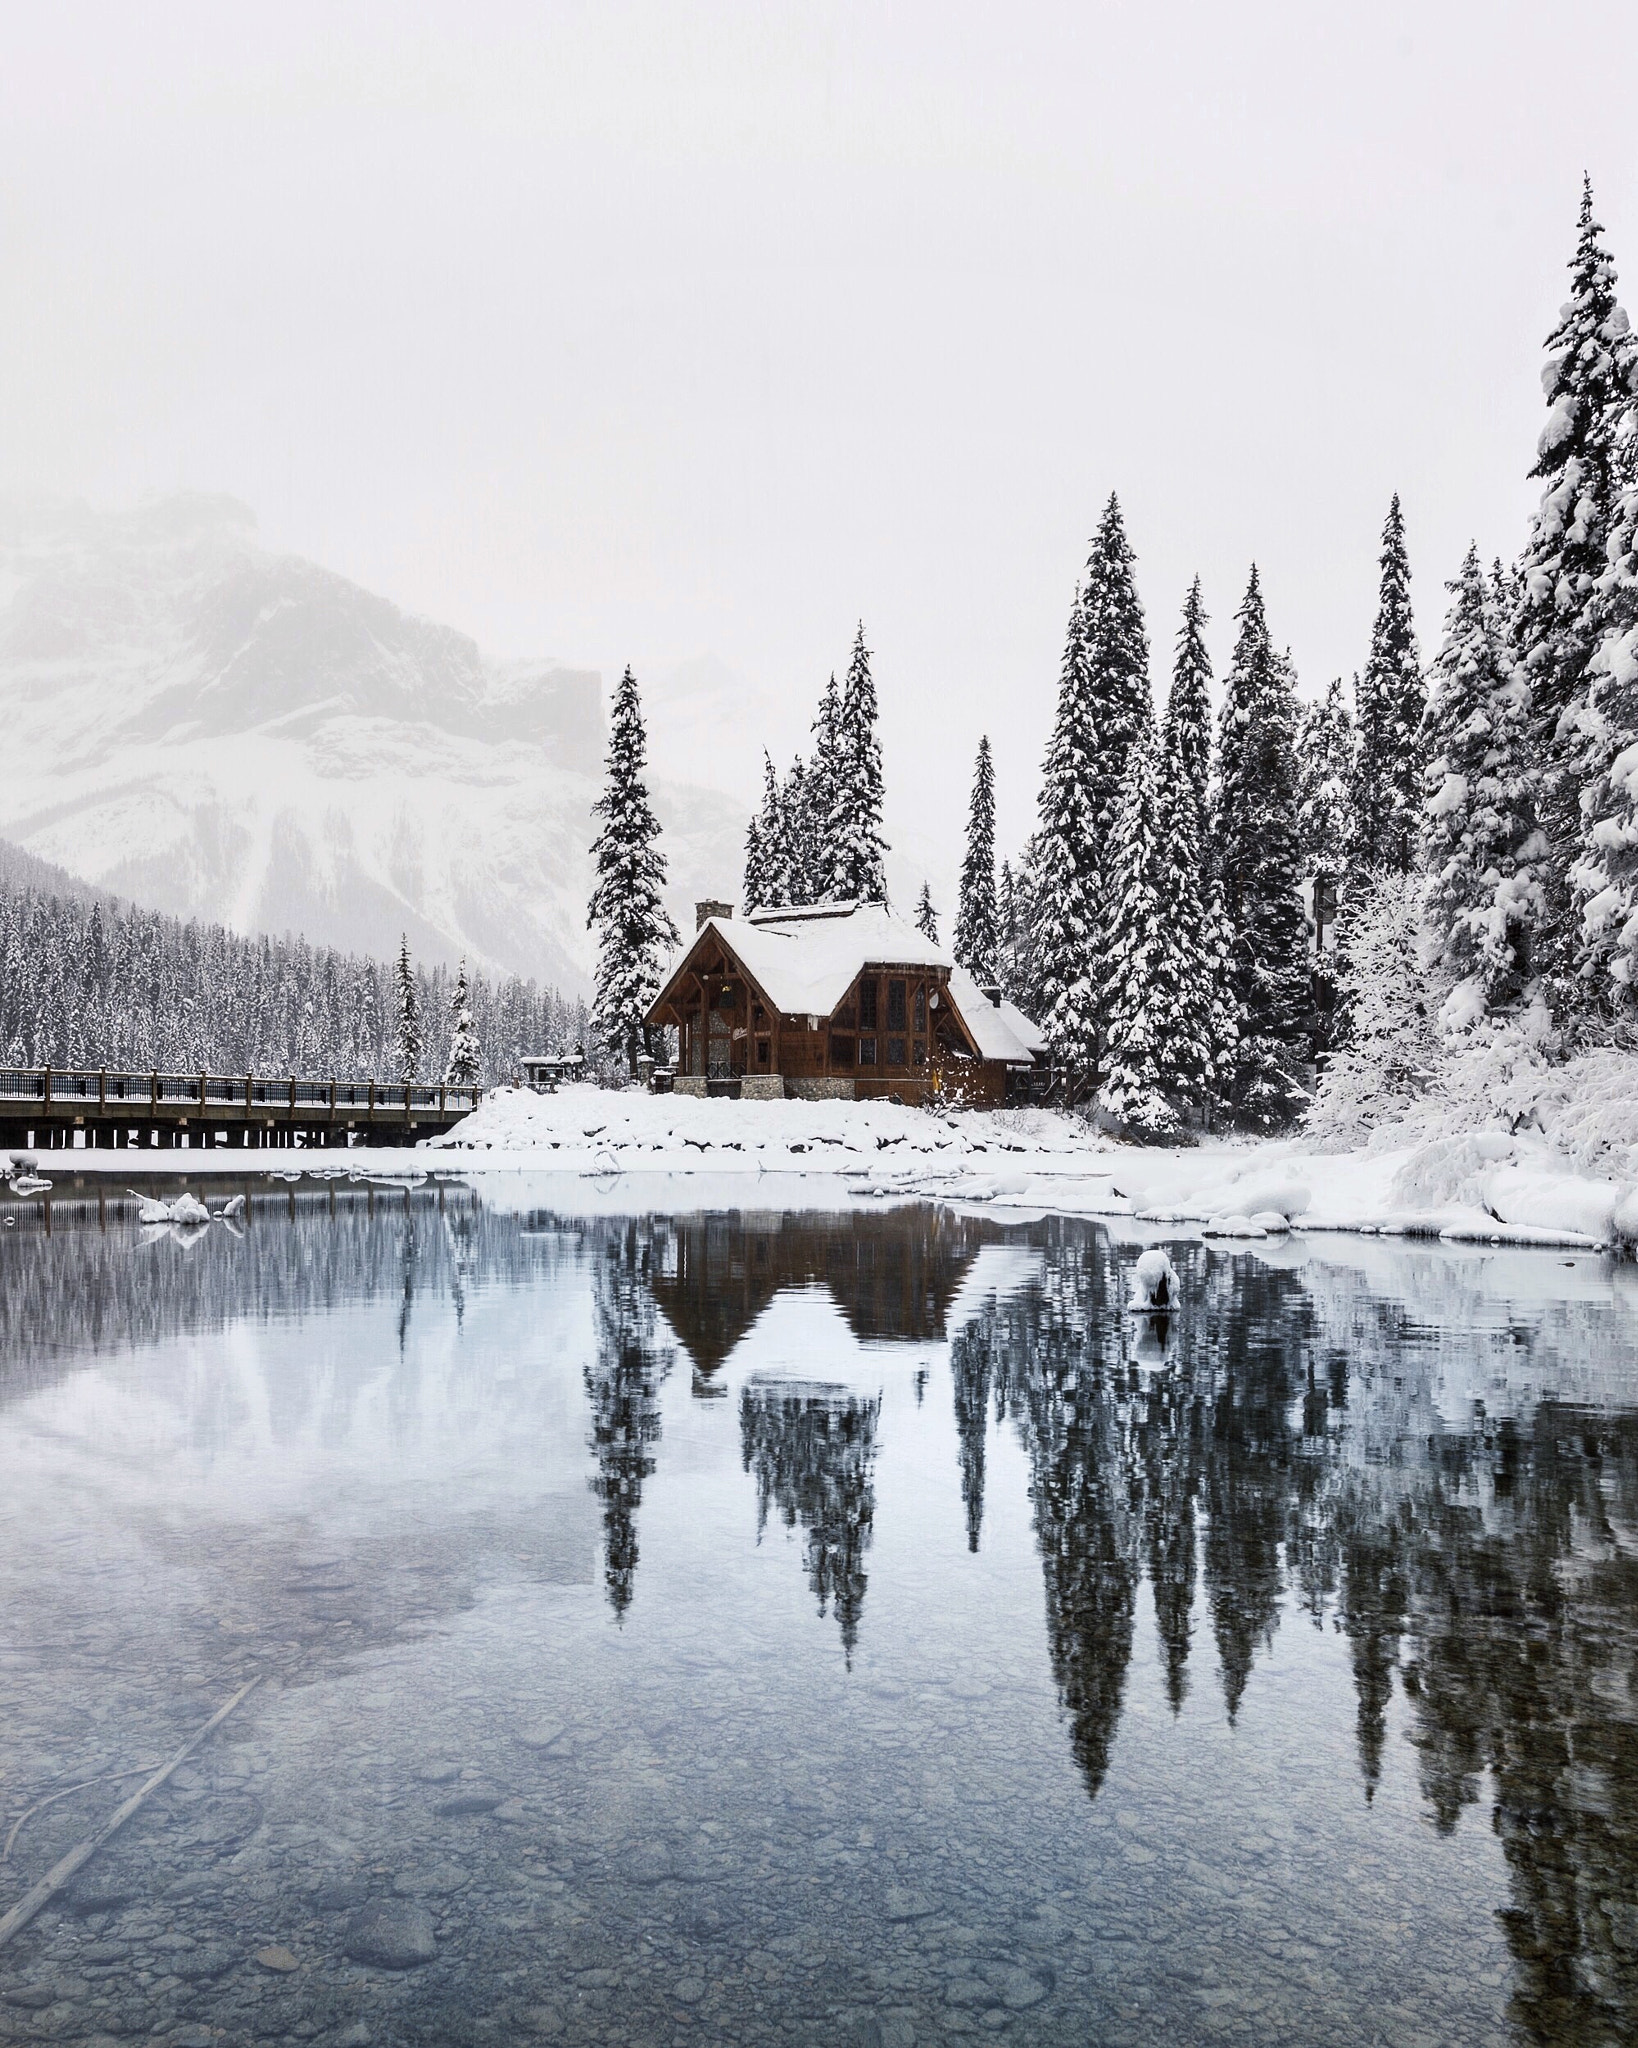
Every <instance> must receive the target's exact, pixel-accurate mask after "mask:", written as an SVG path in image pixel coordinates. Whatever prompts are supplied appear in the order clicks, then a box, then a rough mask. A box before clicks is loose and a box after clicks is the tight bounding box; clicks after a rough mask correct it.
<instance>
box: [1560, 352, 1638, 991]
mask: <svg viewBox="0 0 1638 2048" xmlns="http://www.w3.org/2000/svg"><path fill="white" fill-rule="evenodd" d="M1632 385H1633V401H1634V411H1633V427H1634V431H1635V433H1638V371H1635V372H1634V375H1633V379H1632ZM1600 596H1601V598H1602V599H1603V602H1604V607H1605V627H1604V634H1603V639H1602V642H1601V644H1600V646H1599V649H1598V652H1597V654H1596V655H1595V656H1594V658H1593V663H1592V674H1591V678H1590V691H1589V717H1588V724H1589V727H1590V728H1591V731H1592V732H1593V733H1594V734H1595V735H1596V737H1597V740H1598V743H1599V759H1598V763H1597V767H1596V772H1595V773H1594V774H1593V775H1592V777H1591V778H1590V780H1589V782H1588V784H1587V789H1586V794H1585V796H1584V797H1583V799H1582V830H1581V859H1580V861H1579V863H1578V864H1577V867H1576V871H1575V882H1576V886H1577V891H1578V895H1579V899H1580V910H1581V934H1580V971H1581V974H1582V976H1583V978H1584V979H1585V980H1586V982H1587V984H1588V986H1589V988H1590V990H1591V991H1592V993H1593V994H1594V996H1595V997H1596V998H1597V1000H1598V1001H1599V1002H1600V1003H1601V1004H1603V1005H1604V1006H1605V1007H1606V1008H1607V1009H1609V1010H1611V1011H1612V1012H1613V1013H1614V1014H1615V1015H1617V1016H1618V1017H1620V1018H1621V1020H1622V1021H1623V1022H1624V1023H1630V1022H1631V1021H1632V1018H1633V1015H1634V1013H1635V1012H1638V476H1635V477H1634V480H1633V481H1632V483H1630V484H1629V485H1628V487H1627V489H1626V491H1625V493H1624V494H1623V497H1622V500H1621V503H1620V506H1619V508H1618V510H1617V513H1616V518H1615V523H1614V526H1613V529H1612V531H1611V534H1610V542H1609V568H1608V570H1607V571H1606V572H1605V576H1604V579H1603V584H1602V587H1601V590H1600Z"/></svg>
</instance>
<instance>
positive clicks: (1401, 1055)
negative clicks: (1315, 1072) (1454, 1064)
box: [1305, 872, 1447, 1150]
mask: <svg viewBox="0 0 1638 2048" xmlns="http://www.w3.org/2000/svg"><path fill="white" fill-rule="evenodd" d="M1426 886H1427V885H1426V882H1425V881H1424V878H1423V877H1422V876H1421V875H1418V874H1412V875H1402V874H1396V873H1393V872H1389V873H1386V874H1381V875H1376V876H1373V877H1372V878H1371V880H1370V881H1369V882H1368V883H1367V884H1366V886H1365V887H1364V889H1363V890H1362V891H1361V892H1360V894H1359V895H1358V896H1356V897H1354V898H1353V899H1352V900H1351V901H1350V902H1349V905H1348V910H1347V924H1348V931H1347V946H1346V949H1345V951H1344V954H1343V963H1342V981H1343V996H1344V1000H1345V1004H1346V1009H1347V1016H1348V1035H1347V1039H1346V1041H1345V1043H1344V1044H1343V1045H1342V1047H1341V1048H1340V1049H1339V1050H1338V1051H1336V1052H1334V1053H1332V1055H1331V1057H1330V1059H1329V1060H1328V1061H1327V1062H1326V1066H1325V1071H1324V1073H1323V1074H1322V1075H1321V1077H1320V1082H1319V1086H1318V1088H1317V1089H1316V1090H1315V1094H1314V1102H1313V1106H1312V1108H1311V1109H1310V1110H1309V1113H1308V1117H1307V1121H1306V1126H1305V1128H1306V1130H1307V1132H1308V1134H1309V1136H1310V1137H1312V1138H1314V1139H1316V1140H1317V1141H1318V1142H1320V1143H1321V1144H1325V1145H1330V1146H1334V1147H1336V1148H1337V1149H1339V1150H1342V1149H1346V1148H1348V1147H1351V1146H1355V1145H1359V1144H1361V1143H1363V1142H1364V1140H1365V1139H1366V1138H1367V1137H1368V1136H1369V1134H1370V1132H1371V1130H1372V1129H1373V1128H1374V1127H1375V1126H1376V1125H1377V1124H1379V1123H1391V1122H1393V1121H1394V1120H1395V1119H1396V1118H1397V1117H1398V1116H1401V1115H1403V1113H1404V1111H1405V1110H1406V1109H1407V1108H1408V1107H1409V1105H1410V1104H1411V1103H1412V1102H1413V1101H1415V1100H1416V1098H1417V1097H1419V1096H1421V1095H1424V1094H1425V1093H1426V1092H1427V1089H1428V1086H1429V1084H1430V1082H1431V1081H1432V1079H1433V1076H1434V1074H1435V1072H1436V1070H1437V1067H1438V1063H1439V1056H1440V1045H1439V1032H1438V1028H1437V1025H1436V1023H1435V1021H1434V1020H1435V1015H1436V1013H1437V1010H1438V1008H1439V1003H1440V999H1441V997H1442V995H1443V993H1444V990H1445V987H1446V985H1447V983H1446V981H1445V979H1443V978H1441V977H1438V976H1436V977H1435V978H1434V979H1433V980H1432V981H1430V980H1429V977H1428V974H1427V970H1426V968H1425V966H1424V964H1423V960H1422V955H1421V933H1422V915H1423V908H1422V904H1423V894H1424V891H1425V889H1426Z"/></svg>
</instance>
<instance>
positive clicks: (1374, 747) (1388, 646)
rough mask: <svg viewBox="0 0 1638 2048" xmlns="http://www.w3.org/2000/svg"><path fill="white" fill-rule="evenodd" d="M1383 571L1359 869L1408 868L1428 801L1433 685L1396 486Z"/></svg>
mask: <svg viewBox="0 0 1638 2048" xmlns="http://www.w3.org/2000/svg"><path fill="white" fill-rule="evenodd" d="M1381 566H1382V579H1381V584H1380V589H1379V597H1378V603H1377V611H1376V623H1375V624H1374V625H1373V627H1372V628H1371V651H1370V653H1369V655H1368V656H1367V658H1366V662H1365V667H1364V671H1363V673H1362V674H1361V675H1360V676H1359V678H1358V681H1357V683H1356V684H1355V692H1354V695H1355V705H1354V708H1355V716H1356V720H1357V726H1358V732H1357V738H1356V743H1355V748H1354V774H1353V789H1352V810H1353V829H1354V849H1353V850H1354V866H1355V868H1356V870H1357V871H1358V873H1359V874H1360V875H1362V876H1363V875H1367V874H1374V873H1378V872H1388V871H1391V872H1393V873H1395V874H1408V873H1409V872H1410V870H1411V869H1412V868H1413V867H1414V866H1415V865H1416V856H1417V849H1418V845H1419V842H1420V827H1421V807H1422V752H1421V749H1422V720H1423V715H1424V712H1425V710H1426V691H1425V690H1424V688H1423V683H1422V665H1421V662H1420V660H1419V659H1418V656H1417V652H1416V626H1415V621H1414V620H1413V618H1412V616H1411V601H1410V559H1409V557H1408V556H1407V554H1406V552H1405V520H1404V515H1403V513H1402V512H1401V511H1400V508H1399V494H1398V492H1397V491H1396V492H1395V493H1394V497H1393V502H1392V504H1390V505H1389V507H1388V517H1387V520H1386V521H1385V523H1384V525H1383V528H1382V557H1381Z"/></svg>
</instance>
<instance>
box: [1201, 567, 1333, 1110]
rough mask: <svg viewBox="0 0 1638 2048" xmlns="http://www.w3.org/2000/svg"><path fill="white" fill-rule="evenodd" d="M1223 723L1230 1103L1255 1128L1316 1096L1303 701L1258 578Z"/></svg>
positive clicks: (1244, 609) (1221, 860)
mask: <svg viewBox="0 0 1638 2048" xmlns="http://www.w3.org/2000/svg"><path fill="white" fill-rule="evenodd" d="M1236 617H1237V620H1238V623H1239V629H1240V630H1239V636H1238V638H1237V640H1236V642H1235V647H1234V661H1233V665H1232V666H1231V668H1230V670H1229V675H1228V683H1227V688H1226V693H1225V696H1224V699H1223V709H1222V714H1221V718H1220V721H1219V725H1218V747H1217V758H1218V790H1217V812H1216V821H1215V835H1214V836H1215V841H1216V872H1217V878H1218V881H1219V883H1220V885H1221V889H1222V904H1223V913H1224V915H1225V917H1226V918H1227V921H1228V924H1229V928H1230V930H1231V931H1232V933H1233V936H1234V973H1233V980H1234V991H1235V999H1236V1012H1237V1016H1236V1021H1237V1025H1238V1038H1239V1043H1238V1046H1237V1047H1236V1051H1235V1068H1234V1080H1233V1086H1232V1090H1231V1099H1232V1103H1233V1109H1234V1114H1235V1116H1236V1117H1237V1118H1238V1119H1239V1120H1240V1121H1241V1122H1243V1123H1245V1124H1247V1125H1249V1126H1250V1127H1251V1128H1253V1129H1257V1130H1268V1129H1273V1128H1274V1127H1276V1126H1277V1125H1279V1124H1282V1123H1285V1122H1287V1121H1289V1120H1290V1118H1291V1117H1292V1116H1293V1115H1294V1114H1295V1113H1296V1111H1297V1109H1298V1108H1299V1106H1300V1105H1301V1103H1302V1102H1303V1100H1304V1099H1305V1088H1304V1081H1303V1070H1304V1068H1305V1066H1306V1064H1307V1060H1308V1055H1309V1050H1310V1046H1309V1029H1308V1025H1309V1014H1310V1001H1311V996H1310V989H1309V967H1308V927H1307V923H1306V920H1305V919H1304V916H1303V910H1302V902H1301V899H1300V896H1299V894H1298V890H1299V884H1300V881H1301V871H1300V862H1299V859H1298V853H1297V760H1296V699H1295V692H1294V687H1293V677H1292V674H1291V668H1290V664H1289V663H1288V662H1287V661H1286V660H1284V659H1283V658H1282V657H1281V656H1279V655H1277V654H1276V653H1275V651H1274V648H1273V646H1272V645H1271V643H1270V641H1269V637H1268V619H1267V615H1266V613H1265V610H1264V606H1263V593H1262V586H1261V583H1260V582H1259V580H1258V576H1257V571H1256V569H1255V568H1253V569H1252V572H1251V579H1250V581H1249V583H1248V584H1247V586H1246V594H1245V599H1244V601H1243V602H1242V604H1241V606H1240V609H1239V612H1238V613H1237V614H1236Z"/></svg>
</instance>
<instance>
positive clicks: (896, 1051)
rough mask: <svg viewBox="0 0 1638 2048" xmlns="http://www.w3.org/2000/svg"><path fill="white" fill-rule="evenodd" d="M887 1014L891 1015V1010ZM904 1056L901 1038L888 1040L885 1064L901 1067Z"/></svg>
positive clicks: (903, 1062)
mask: <svg viewBox="0 0 1638 2048" xmlns="http://www.w3.org/2000/svg"><path fill="white" fill-rule="evenodd" d="M888 1014H889V1015H891V1014H892V1012H891V1010H890V1011H889V1013H888ZM904 1055H905V1045H904V1040H903V1039H902V1038H890V1039H889V1040H888V1041H887V1064H888V1065H889V1066H890V1067H902V1066H903V1065H904V1064H905V1056H904Z"/></svg>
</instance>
